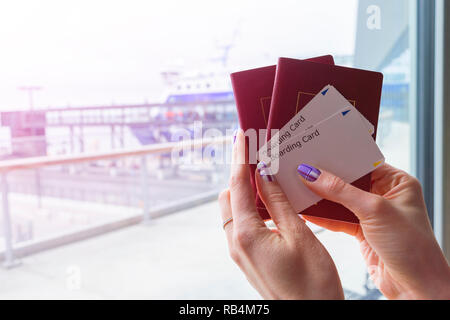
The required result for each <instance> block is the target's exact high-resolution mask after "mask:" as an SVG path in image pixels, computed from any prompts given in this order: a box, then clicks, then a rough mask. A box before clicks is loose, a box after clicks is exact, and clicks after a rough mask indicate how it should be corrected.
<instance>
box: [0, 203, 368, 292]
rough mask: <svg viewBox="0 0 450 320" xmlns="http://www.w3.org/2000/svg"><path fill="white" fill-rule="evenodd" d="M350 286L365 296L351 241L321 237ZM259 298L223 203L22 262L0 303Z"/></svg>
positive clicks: (0, 273)
mask: <svg viewBox="0 0 450 320" xmlns="http://www.w3.org/2000/svg"><path fill="white" fill-rule="evenodd" d="M317 236H318V237H319V239H320V240H321V241H322V243H324V245H325V246H326V247H327V248H328V250H329V251H330V253H331V255H332V256H333V258H334V259H335V262H336V264H337V266H338V270H339V273H340V275H341V279H342V282H343V285H344V287H345V288H346V289H350V290H352V291H354V292H357V293H363V292H364V290H363V287H362V285H363V283H364V279H365V273H364V270H365V266H364V263H363V261H362V259H361V257H360V254H359V245H358V243H357V241H356V240H353V239H352V238H351V237H349V236H346V235H343V234H337V233H331V232H326V231H324V232H320V233H318V234H317ZM12 298H13V299H14V298H18V299H47V298H52V299H259V295H258V293H257V292H256V291H255V290H254V289H253V288H252V287H251V286H250V285H249V284H248V283H247V281H246V279H245V277H244V276H243V274H242V273H241V272H240V270H239V269H238V268H237V267H236V266H235V264H234V263H233V261H232V260H231V259H230V258H229V255H228V249H227V247H226V241H225V237H224V234H223V231H222V228H221V220H220V217H219V208H218V203H217V202H211V203H208V204H204V205H201V206H198V207H195V208H192V209H188V210H184V211H180V212H178V213H176V214H172V215H169V216H165V217H162V218H159V219H156V220H154V221H153V222H152V223H151V224H148V225H136V226H132V227H128V228H125V229H121V230H119V231H115V232H112V233H109V234H105V235H102V236H99V237H96V238H92V239H89V240H85V241H81V242H77V243H73V244H71V245H68V246H64V247H60V248H57V249H53V250H49V251H46V252H42V253H38V254H35V255H33V256H29V257H26V258H24V259H22V265H21V266H20V267H17V268H15V269H12V270H5V269H0V299H12Z"/></svg>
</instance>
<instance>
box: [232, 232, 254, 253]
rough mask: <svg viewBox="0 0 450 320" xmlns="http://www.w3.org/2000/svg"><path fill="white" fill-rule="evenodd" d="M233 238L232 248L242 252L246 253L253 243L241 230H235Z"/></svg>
mask: <svg viewBox="0 0 450 320" xmlns="http://www.w3.org/2000/svg"><path fill="white" fill-rule="evenodd" d="M233 237H234V239H233V242H234V247H235V248H238V249H239V250H241V251H244V252H246V251H247V250H248V249H249V248H250V247H251V245H252V243H253V239H252V236H251V235H250V234H249V233H248V232H245V230H243V229H242V228H239V229H236V230H235V232H234V234H233Z"/></svg>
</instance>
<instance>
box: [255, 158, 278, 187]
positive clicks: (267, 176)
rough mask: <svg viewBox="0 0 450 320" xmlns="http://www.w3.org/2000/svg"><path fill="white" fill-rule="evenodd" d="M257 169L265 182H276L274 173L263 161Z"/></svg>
mask: <svg viewBox="0 0 450 320" xmlns="http://www.w3.org/2000/svg"><path fill="white" fill-rule="evenodd" d="M256 168H257V170H258V172H259V175H260V176H261V177H262V178H263V180H264V181H268V182H272V181H275V177H274V176H273V175H272V172H271V171H270V169H269V168H267V165H266V164H265V163H264V162H263V161H261V162H259V163H258V164H257V165H256Z"/></svg>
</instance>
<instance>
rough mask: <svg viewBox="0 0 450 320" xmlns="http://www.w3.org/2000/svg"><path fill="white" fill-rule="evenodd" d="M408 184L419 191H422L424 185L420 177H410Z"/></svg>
mask: <svg viewBox="0 0 450 320" xmlns="http://www.w3.org/2000/svg"><path fill="white" fill-rule="evenodd" d="M408 184H409V185H410V187H411V188H412V189H414V190H417V191H422V185H421V183H420V181H419V179H417V178H415V177H410V179H409V181H408Z"/></svg>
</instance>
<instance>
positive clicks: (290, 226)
mask: <svg viewBox="0 0 450 320" xmlns="http://www.w3.org/2000/svg"><path fill="white" fill-rule="evenodd" d="M245 150H246V147H245V136H244V134H243V132H242V131H241V130H240V131H239V132H238V134H237V137H236V142H235V144H234V147H233V164H232V169H231V179H230V187H229V189H227V190H225V191H223V192H222V193H221V194H220V196H219V203H220V207H221V212H222V219H223V221H226V220H227V219H229V218H233V220H232V222H231V223H228V224H227V225H226V226H225V233H226V237H227V240H228V246H229V250H230V255H231V257H232V258H233V260H234V261H235V262H236V263H237V264H238V266H239V267H240V268H241V270H242V271H243V272H244V273H245V275H246V276H247V279H248V280H249V282H250V283H251V284H252V285H253V287H254V288H255V289H256V290H258V292H259V293H260V294H261V296H262V297H263V298H265V299H343V298H344V294H343V290H342V286H341V282H340V279H339V275H338V273H337V270H336V266H335V265H334V263H333V260H332V259H331V257H330V255H329V254H328V252H327V250H326V249H325V248H324V247H323V245H322V244H321V243H320V242H319V240H318V239H317V238H316V237H315V236H314V234H313V233H312V232H311V230H310V229H309V228H308V227H307V226H306V224H305V222H304V221H303V220H302V219H301V218H300V217H299V216H298V214H297V213H296V212H295V211H294V210H293V209H292V207H291V205H290V204H289V202H288V200H287V198H286V196H285V195H284V193H283V191H282V190H281V188H280V187H279V185H278V183H277V182H276V181H273V178H272V177H271V176H270V172H268V170H267V169H264V168H262V169H260V170H257V172H256V182H257V187H258V193H259V195H260V197H261V199H262V200H263V202H264V204H265V205H266V208H267V210H268V211H269V213H270V215H271V217H272V220H273V221H274V223H275V224H276V226H277V229H276V231H275V232H274V231H273V230H272V231H271V230H270V229H269V228H267V226H266V225H265V223H264V221H263V220H262V219H261V217H260V215H259V214H258V211H257V210H256V207H255V196H254V194H253V190H252V186H251V183H250V170H249V166H248V164H246V156H245V154H246V151H245ZM270 180H271V181H270Z"/></svg>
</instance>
